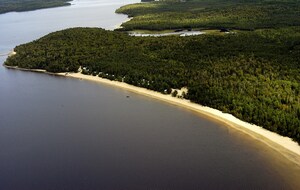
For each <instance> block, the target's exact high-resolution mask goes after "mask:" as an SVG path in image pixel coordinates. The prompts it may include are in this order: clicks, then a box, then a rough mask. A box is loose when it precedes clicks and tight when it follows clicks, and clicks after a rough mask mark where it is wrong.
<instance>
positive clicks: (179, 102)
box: [5, 66, 300, 166]
mask: <svg viewBox="0 0 300 190" xmlns="http://www.w3.org/2000/svg"><path fill="white" fill-rule="evenodd" d="M5 67H6V68H11V69H19V70H23V71H31V72H42V73H48V74H51V75H59V76H64V77H72V78H76V79H79V80H89V81H94V82H98V83H102V84H106V85H110V86H114V87H118V88H123V89H126V90H128V91H130V92H134V93H138V94H141V95H145V96H148V97H151V98H154V99H158V100H161V101H164V102H168V103H170V104H173V105H176V106H180V107H183V108H186V109H189V110H192V111H195V112H197V113H199V114H201V115H203V116H206V117H208V118H210V119H212V120H214V121H218V122H221V123H222V124H224V125H226V126H229V127H232V128H234V129H236V130H238V131H241V132H243V133H244V134H247V135H249V136H251V137H252V138H253V139H255V140H257V141H259V142H261V143H264V144H266V145H267V146H269V147H270V148H272V149H274V150H276V151H277V152H279V153H280V154H282V155H283V156H285V157H286V158H287V159H289V160H290V161H292V162H294V163H295V164H297V165H298V166H300V146H299V145H298V143H297V142H295V141H293V140H292V139H291V138H288V137H283V136H280V135H278V134H276V133H274V132H271V131H268V130H266V129H264V128H262V127H259V126H257V125H253V124H250V123H247V122H244V121H242V120H240V119H238V118H236V117H234V116H233V115H231V114H227V113H223V112H221V111H219V110H216V109H213V108H210V107H206V106H201V105H199V104H196V103H193V102H191V101H189V100H186V99H181V98H177V97H172V96H171V95H165V94H161V93H159V92H155V91H152V90H148V89H145V88H140V87H136V86H133V85H129V84H127V83H124V82H118V81H111V80H108V79H104V78H100V77H98V76H91V75H84V74H81V73H49V72H46V71H45V70H40V69H37V70H30V69H22V68H17V67H10V66H5Z"/></svg>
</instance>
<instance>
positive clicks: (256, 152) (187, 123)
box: [0, 0, 300, 190]
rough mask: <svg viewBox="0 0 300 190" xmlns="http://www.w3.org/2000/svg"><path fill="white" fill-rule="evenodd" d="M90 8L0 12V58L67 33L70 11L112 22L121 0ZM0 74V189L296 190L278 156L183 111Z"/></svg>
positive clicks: (27, 75) (88, 86)
mask: <svg viewBox="0 0 300 190" xmlns="http://www.w3.org/2000/svg"><path fill="white" fill-rule="evenodd" d="M78 2H79V1H78ZM81 2H82V1H81ZM89 2H90V3H91V4H89V3H87V2H86V1H85V3H84V2H82V4H80V3H79V4H77V5H76V6H74V7H72V6H71V7H62V8H56V9H45V10H38V11H33V12H25V13H8V14H4V15H0V24H1V26H4V25H5V26H6V27H5V30H2V29H3V27H1V30H0V34H1V35H0V36H1V37H0V42H1V43H0V50H1V51H0V52H1V53H2V52H7V51H9V50H11V49H12V48H13V47H14V46H15V45H18V44H19V43H24V42H27V41H31V40H33V39H36V38H38V37H40V36H42V35H44V34H46V33H48V32H52V31H55V30H57V29H62V28H67V27H70V23H71V22H70V20H69V19H70V16H68V14H69V13H70V12H73V14H74V15H73V16H71V17H72V19H71V20H77V19H76V17H75V15H76V12H74V11H76V10H77V9H79V10H80V11H79V10H77V11H79V12H77V14H79V13H80V14H83V13H84V12H88V14H89V15H97V14H98V13H99V11H100V10H98V9H101V10H102V9H105V10H106V13H105V14H102V13H101V14H100V16H99V17H98V16H94V17H92V16H87V17H86V21H82V20H77V21H78V22H77V21H76V22H77V23H76V24H74V25H73V26H80V25H81V24H82V26H99V27H100V26H101V27H106V28H107V29H112V28H113V27H114V26H115V25H117V24H119V23H120V22H122V19H125V18H126V16H124V15H123V16H122V15H117V16H116V17H115V16H113V15H114V14H113V11H114V10H115V9H116V8H117V7H119V6H121V5H119V3H120V4H122V3H124V2H125V1H117V0H115V1H114V3H115V4H113V5H112V4H110V5H107V4H108V3H109V2H108V1H101V0H98V1H89ZM93 2H94V3H95V4H93ZM110 2H111V1H110ZM126 2H131V1H129V0H128V1H126ZM81 5H82V6H81ZM92 5H94V6H92ZM97 7H98V8H97ZM86 8H87V9H86ZM54 12H57V15H58V16H59V17H60V18H61V20H60V23H57V22H53V21H55V20H56V19H57V18H58V17H55V16H53V13H54ZM64 13H65V14H64ZM28 15H30V16H28ZM43 15H44V16H43ZM46 15H47V16H46ZM51 15H52V16H51ZM108 15H109V16H108ZM81 17H84V16H82V15H81ZM45 18H47V19H49V20H47V19H46V20H45ZM62 18H65V19H66V20H64V19H62ZM89 20H90V22H91V23H88V21H89ZM47 21H49V22H47ZM104 21H106V22H104ZM43 22H44V24H43ZM74 22H75V21H74ZM101 22H103V25H102V24H100V23H101ZM93 23H97V24H95V25H94V24H93ZM4 60H5V57H0V63H3V62H4ZM0 77H1V80H0V150H1V151H0V171H1V172H0V189H13V190H15V189H16V190H18V189H20V190H21V189H22V190H26V189H30V190H34V189H75V190H76V189H300V182H299V180H298V179H300V169H299V167H297V166H295V165H294V164H293V163H291V162H289V161H288V160H287V159H285V158H284V157H283V156H281V155H280V154H279V153H278V152H276V151H273V150H272V149H270V148H268V147H267V146H265V145H263V144H261V143H259V142H257V141H256V140H253V139H252V138H251V137H249V136H248V135H245V134H243V133H241V132H238V131H236V130H234V129H232V128H230V127H227V126H224V125H221V124H218V123H216V122H213V121H211V120H208V119H207V118H204V117H202V116H201V115H198V114H196V113H194V112H192V111H187V110H186V109H184V108H180V107H176V106H172V105H169V104H166V103H164V102H161V101H158V100H153V99H151V98H148V97H144V96H141V95H138V94H135V93H131V92H128V91H126V90H123V89H119V88H114V87H110V86H106V85H100V84H98V83H94V82H89V81H83V80H77V79H71V78H66V77H58V76H51V75H46V74H41V73H32V72H23V71H17V70H9V69H5V68H4V67H1V68H0ZM127 96H129V97H127Z"/></svg>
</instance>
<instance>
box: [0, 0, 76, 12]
mask: <svg viewBox="0 0 300 190" xmlns="http://www.w3.org/2000/svg"><path fill="white" fill-rule="evenodd" d="M69 2H70V0H0V14H2V13H7V12H22V11H32V10H37V9H44V8H51V7H60V6H68V5H71V3H69Z"/></svg>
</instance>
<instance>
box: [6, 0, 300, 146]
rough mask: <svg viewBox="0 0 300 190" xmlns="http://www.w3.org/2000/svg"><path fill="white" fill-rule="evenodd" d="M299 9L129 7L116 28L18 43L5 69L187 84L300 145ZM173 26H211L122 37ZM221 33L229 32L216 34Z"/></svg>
mask: <svg viewBox="0 0 300 190" xmlns="http://www.w3.org/2000/svg"><path fill="white" fill-rule="evenodd" d="M236 3H237V4H236ZM299 7H300V4H299V2H298V1H294V0H288V1H251V2H242V3H241V2H239V1H237V0H232V1H213V0H207V1H198V0H193V1H192V0H191V1H188V0H187V1H184V2H182V1H162V2H151V3H142V4H135V5H128V6H125V7H122V8H120V9H119V10H118V12H122V13H127V14H129V15H130V16H133V17H134V18H133V19H131V20H130V21H129V22H127V23H124V24H123V25H122V26H123V28H122V29H118V30H121V31H106V30H103V29H99V28H73V29H67V30H63V31H58V32H54V33H51V34H49V35H47V36H44V37H42V38H40V39H38V40H35V41H33V42H30V43H27V44H23V45H20V46H17V47H16V48H15V49H14V51H15V52H16V55H14V56H10V57H9V58H8V59H7V60H6V62H5V65H6V66H10V67H12V68H26V69H42V70H46V71H48V72H53V73H60V72H66V73H70V72H74V73H76V72H78V71H79V68H81V70H80V72H81V73H82V74H85V75H87V76H88V75H90V76H94V77H101V78H106V79H109V80H111V81H119V82H123V83H124V82H125V83H128V84H131V85H134V86H137V87H142V88H146V89H149V90H153V91H157V92H160V93H163V94H170V93H172V95H173V96H175V97H176V96H178V94H177V93H176V92H178V90H177V91H176V89H181V88H187V89H188V91H187V93H183V94H180V97H179V98H183V99H188V100H190V101H192V102H194V103H197V104H201V105H203V106H208V107H211V108H215V109H218V110H220V111H222V112H224V113H229V114H232V115H233V116H235V117H237V118H239V119H241V120H243V121H246V122H248V123H251V124H255V125H258V126H262V127H264V128H265V129H267V130H270V131H273V132H276V133H278V134H280V135H282V136H287V137H290V138H292V139H293V140H294V141H296V142H298V143H300V85H299V84H300V76H299V73H300V63H299V60H300V30H299V25H300V19H299V17H297V16H295V14H296V12H295V10H296V9H298V8H299ZM179 10H181V11H179ZM266 10H267V11H266ZM282 10H284V11H282ZM190 11H195V12H194V13H195V14H188V13H189V12H190ZM277 12H278V13H279V12H280V14H279V15H278V14H277ZM196 13H197V14H196ZM283 14H284V15H283ZM234 15H237V16H234ZM154 18H155V20H153V19H154ZM177 18H178V19H177ZM179 18H180V19H179ZM289 18H291V19H289ZM235 19H237V20H236V21H235V22H234V20H235ZM174 23H175V24H174ZM179 29H181V30H183V29H187V30H195V29H197V30H207V32H206V33H205V34H202V35H198V36H186V37H181V36H164V37H151V36H150V37H135V36H130V35H128V34H127V33H126V32H127V31H132V30H151V31H157V30H179ZM224 29H226V30H225V31H230V32H226V33H225V32H216V31H217V30H220V31H224ZM124 31H125V32H124ZM212 31H213V32H212ZM231 31H233V32H231ZM72 75H74V74H72Z"/></svg>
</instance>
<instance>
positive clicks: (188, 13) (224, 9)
mask: <svg viewBox="0 0 300 190" xmlns="http://www.w3.org/2000/svg"><path fill="white" fill-rule="evenodd" d="M116 12H117V13H123V14H127V15H129V16H130V17H133V19H132V20H130V21H129V22H126V23H124V24H123V25H122V27H123V28H122V30H137V29H147V30H166V29H178V28H200V29H215V28H229V29H240V30H254V29H259V28H260V29H261V28H280V27H285V26H299V25H300V1H299V0H164V1H163V0H161V1H159V2H157V1H156V2H150V3H137V4H132V5H126V6H123V7H121V8H119V9H118V10H117V11H116Z"/></svg>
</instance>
